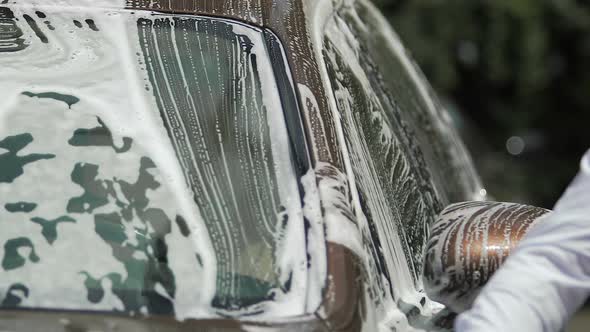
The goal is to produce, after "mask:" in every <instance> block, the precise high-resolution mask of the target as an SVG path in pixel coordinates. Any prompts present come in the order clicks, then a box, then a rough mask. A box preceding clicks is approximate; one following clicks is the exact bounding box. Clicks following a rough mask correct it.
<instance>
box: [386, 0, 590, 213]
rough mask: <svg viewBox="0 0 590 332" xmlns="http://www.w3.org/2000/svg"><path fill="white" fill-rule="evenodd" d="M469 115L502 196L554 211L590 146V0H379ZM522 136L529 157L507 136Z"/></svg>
mask: <svg viewBox="0 0 590 332" xmlns="http://www.w3.org/2000/svg"><path fill="white" fill-rule="evenodd" d="M374 2H375V3H376V4H377V5H378V7H380V8H381V10H382V12H383V13H384V15H385V16H386V17H387V18H388V20H389V21H390V23H391V24H392V25H393V26H394V28H395V29H396V31H397V33H398V34H399V35H400V37H401V39H402V40H403V42H404V44H405V45H406V47H407V48H408V49H409V50H410V51H411V53H412V54H413V57H414V58H415V60H416V61H417V62H418V63H419V65H420V67H421V68H422V70H423V71H424V72H425V74H426V76H427V77H428V78H429V80H430V82H431V83H432V85H433V86H434V87H435V89H436V90H437V91H438V92H439V94H440V95H441V96H443V97H445V98H448V99H450V100H451V101H452V102H453V103H454V104H456V105H457V106H458V108H459V109H461V111H462V112H463V113H464V114H465V117H466V119H467V121H468V122H471V123H472V124H473V128H471V129H470V130H468V131H469V132H470V133H471V134H470V135H469V137H468V139H466V141H467V144H468V145H469V146H470V148H471V150H472V154H473V156H474V159H475V161H476V164H478V167H479V169H480V172H481V173H482V177H483V178H484V182H485V183H486V185H487V186H488V189H489V190H488V191H489V192H490V193H491V194H492V195H494V196H495V198H496V199H498V200H511V201H523V202H526V203H532V204H536V205H540V206H545V207H552V206H553V204H554V203H555V201H556V200H557V198H558V197H559V196H560V194H561V192H562V191H563V189H564V188H565V187H566V186H567V184H568V183H569V181H570V180H571V179H572V178H573V177H574V175H575V173H576V171H577V169H578V166H579V160H580V158H581V156H582V154H583V153H584V152H585V151H586V149H588V148H589V147H590V129H589V128H588V127H589V125H590V98H589V97H590V96H589V92H590V2H588V1H575V0H510V1H508V0H505V1H491V0H487V1H484V0H449V1H441V0H411V1H410V0H374ZM511 136H519V137H522V138H523V139H524V141H525V142H526V147H525V149H524V151H523V153H521V154H519V155H517V156H512V155H510V154H509V153H508V152H507V150H506V141H507V139H508V138H509V137H511Z"/></svg>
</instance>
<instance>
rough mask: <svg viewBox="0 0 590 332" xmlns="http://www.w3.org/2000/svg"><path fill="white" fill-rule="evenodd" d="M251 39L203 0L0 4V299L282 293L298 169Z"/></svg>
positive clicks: (96, 302) (297, 202)
mask: <svg viewBox="0 0 590 332" xmlns="http://www.w3.org/2000/svg"><path fill="white" fill-rule="evenodd" d="M62 2H63V1H62ZM56 3H57V2H56ZM265 43H266V42H265V39H264V34H263V32H262V31H261V30H259V29H257V28H253V27H249V26H245V25H242V24H239V23H236V22H230V21H226V20H220V19H213V18H206V17H194V16H193V17H185V16H171V15H164V14H155V13H149V12H131V11H125V10H123V9H121V10H115V9H113V10H104V9H92V8H90V7H79V6H78V7H55V6H42V7H35V6H31V5H27V6H20V7H19V6H17V5H3V7H2V6H0V77H1V79H0V227H1V231H0V260H1V264H2V265H1V267H0V275H1V277H0V308H4V309H6V308H17V307H25V308H49V309H71V310H90V311H114V312H122V313H126V314H144V315H145V314H165V315H176V316H177V317H179V318H201V317H208V316H211V315H215V314H216V313H219V312H220V311H223V312H224V313H226V314H227V313H228V312H229V313H230V314H231V312H236V311H238V312H244V311H246V312H247V313H252V312H253V311H252V310H255V311H254V312H260V311H264V309H265V307H264V305H265V303H273V302H278V301H280V300H281V299H284V298H286V297H287V296H286V295H292V294H293V293H295V291H293V290H292V289H294V288H295V286H297V287H299V286H300V280H303V279H305V277H304V276H303V275H304V273H305V271H304V269H302V268H301V266H306V263H305V260H306V253H305V244H304V243H305V237H304V226H303V218H302V213H301V197H300V193H299V189H298V176H299V175H300V174H296V171H295V167H294V166H293V163H292V159H293V156H292V155H291V153H292V152H291V149H290V145H289V142H288V133H287V130H286V124H285V120H284V115H283V109H282V107H281V101H280V96H279V92H278V91H277V88H276V81H275V77H274V74H273V71H272V64H271V62H270V59H269V56H268V53H267V51H266V49H267V48H266V44H265ZM298 289H301V288H300V287H299V288H298ZM302 297H304V296H302ZM289 303H290V306H292V307H290V308H291V309H289V310H282V312H283V313H295V314H301V312H300V311H302V310H303V309H302V308H303V307H302V306H303V304H302V301H291V302H289ZM252 305H255V306H254V309H252Z"/></svg>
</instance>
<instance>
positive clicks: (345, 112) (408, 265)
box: [323, 15, 441, 300]
mask: <svg viewBox="0 0 590 332" xmlns="http://www.w3.org/2000/svg"><path fill="white" fill-rule="evenodd" d="M323 52H324V61H325V64H326V69H327V72H328V76H329V80H330V83H331V88H332V91H333V94H334V99H335V101H336V104H337V111H338V113H339V116H338V117H339V118H340V120H341V126H342V134H343V139H344V141H345V144H346V149H347V151H348V158H349V161H350V165H351V170H352V173H353V175H354V184H355V186H356V190H357V192H358V197H359V201H360V207H361V209H362V212H363V216H361V217H362V218H365V217H366V219H367V224H368V228H369V232H370V235H371V238H372V243H373V245H374V246H375V247H376V250H374V251H373V254H374V257H375V259H376V261H378V264H380V265H381V266H383V271H382V272H383V274H384V276H385V278H386V279H389V280H388V281H389V283H390V285H391V290H392V292H393V295H394V298H396V300H397V299H399V298H407V297H406V296H405V295H408V296H409V297H413V298H416V295H418V293H417V292H416V291H413V292H412V290H419V289H421V286H420V277H419V276H420V275H421V260H422V247H423V243H424V241H425V238H426V235H427V232H428V229H427V227H428V225H429V224H430V223H431V222H432V221H433V220H434V216H435V213H436V211H438V210H439V209H440V207H441V204H440V202H439V199H438V194H437V192H436V190H435V187H434V184H433V181H432V179H431V174H430V172H429V170H428V168H427V167H426V163H425V161H424V158H423V153H422V151H421V149H420V147H419V146H418V145H417V144H415V143H414V142H415V141H416V139H415V133H414V132H413V131H412V129H413V128H411V123H409V122H408V121H406V119H404V117H403V116H402V115H401V112H400V110H399V107H398V106H397V104H396V103H395V100H394V99H393V98H392V97H390V96H391V95H390V93H389V92H388V91H386V90H385V89H384V88H383V85H382V84H380V83H379V82H378V80H379V77H378V76H377V75H374V74H375V73H376V70H373V69H371V66H374V64H373V63H372V59H371V58H369V57H366V55H365V54H361V53H362V51H361V49H360V45H359V43H358V41H357V39H356V37H355V36H354V35H353V33H352V31H351V30H350V28H349V26H348V24H347V22H346V21H345V20H344V19H343V18H342V17H341V16H340V15H335V16H334V17H333V18H332V19H331V20H330V22H328V24H327V26H326V32H325V36H324V49H323ZM384 96H385V97H384ZM409 293H413V294H411V295H410V294H409ZM404 294H405V295H404Z"/></svg>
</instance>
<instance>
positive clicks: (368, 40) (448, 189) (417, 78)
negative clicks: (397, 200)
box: [339, 1, 481, 205]
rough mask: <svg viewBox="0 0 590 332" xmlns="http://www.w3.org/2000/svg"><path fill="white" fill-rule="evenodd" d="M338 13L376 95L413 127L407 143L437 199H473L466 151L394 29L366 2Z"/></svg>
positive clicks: (475, 189)
mask: <svg viewBox="0 0 590 332" xmlns="http://www.w3.org/2000/svg"><path fill="white" fill-rule="evenodd" d="M339 17H340V19H341V20H342V21H343V22H344V24H345V25H346V26H347V28H348V29H349V31H350V33H351V34H352V35H353V36H354V39H355V40H356V41H357V42H358V45H357V48H358V51H359V63H360V65H361V66H362V68H363V70H364V71H365V72H366V73H367V75H368V76H369V77H372V79H371V86H372V88H373V89H374V91H375V92H376V94H377V95H378V97H379V99H380V100H381V101H382V103H383V104H384V105H385V107H386V109H387V111H388V112H390V113H392V115H393V116H399V117H401V118H402V119H403V120H404V122H405V123H407V124H408V125H409V126H410V127H411V128H412V131H413V133H414V138H415V139H414V140H412V141H411V142H410V144H413V145H418V146H419V147H420V150H421V151H422V155H423V156H424V160H425V162H426V164H427V167H428V170H429V172H430V175H431V177H432V181H433V182H434V185H435V188H436V190H437V194H438V197H439V198H440V200H441V202H442V203H443V204H444V205H446V204H448V203H451V202H456V201H462V200H467V199H473V198H474V196H476V195H477V193H479V190H480V188H481V184H480V183H479V180H478V176H477V174H476V172H475V170H474V167H473V165H472V162H471V160H470V158H469V155H468V154H467V153H466V150H465V148H464V146H463V144H462V142H461V141H460V139H459V137H458V135H457V133H456V132H455V130H454V127H453V125H452V123H451V122H452V121H451V118H450V117H449V115H448V113H447V112H446V110H444V109H443V108H442V107H441V105H440V103H439V102H438V99H437V98H436V96H434V94H433V93H432V92H431V91H432V90H431V88H430V86H429V85H428V83H427V82H426V81H425V79H424V78H423V75H422V73H421V71H420V69H419V68H418V67H417V66H416V65H415V64H414V62H413V61H412V60H411V59H410V57H409V56H408V54H407V52H406V50H405V48H404V47H403V45H402V44H401V42H400V40H399V38H398V37H397V35H396V34H395V32H394V31H393V30H392V29H391V28H390V27H389V24H388V23H387V22H386V21H385V19H384V18H383V17H382V16H381V14H380V13H379V12H378V11H377V10H376V9H375V8H374V7H373V6H372V5H371V4H369V3H368V1H354V2H352V4H349V5H346V6H344V7H342V8H341V9H340V11H339ZM391 96H393V98H391Z"/></svg>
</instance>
